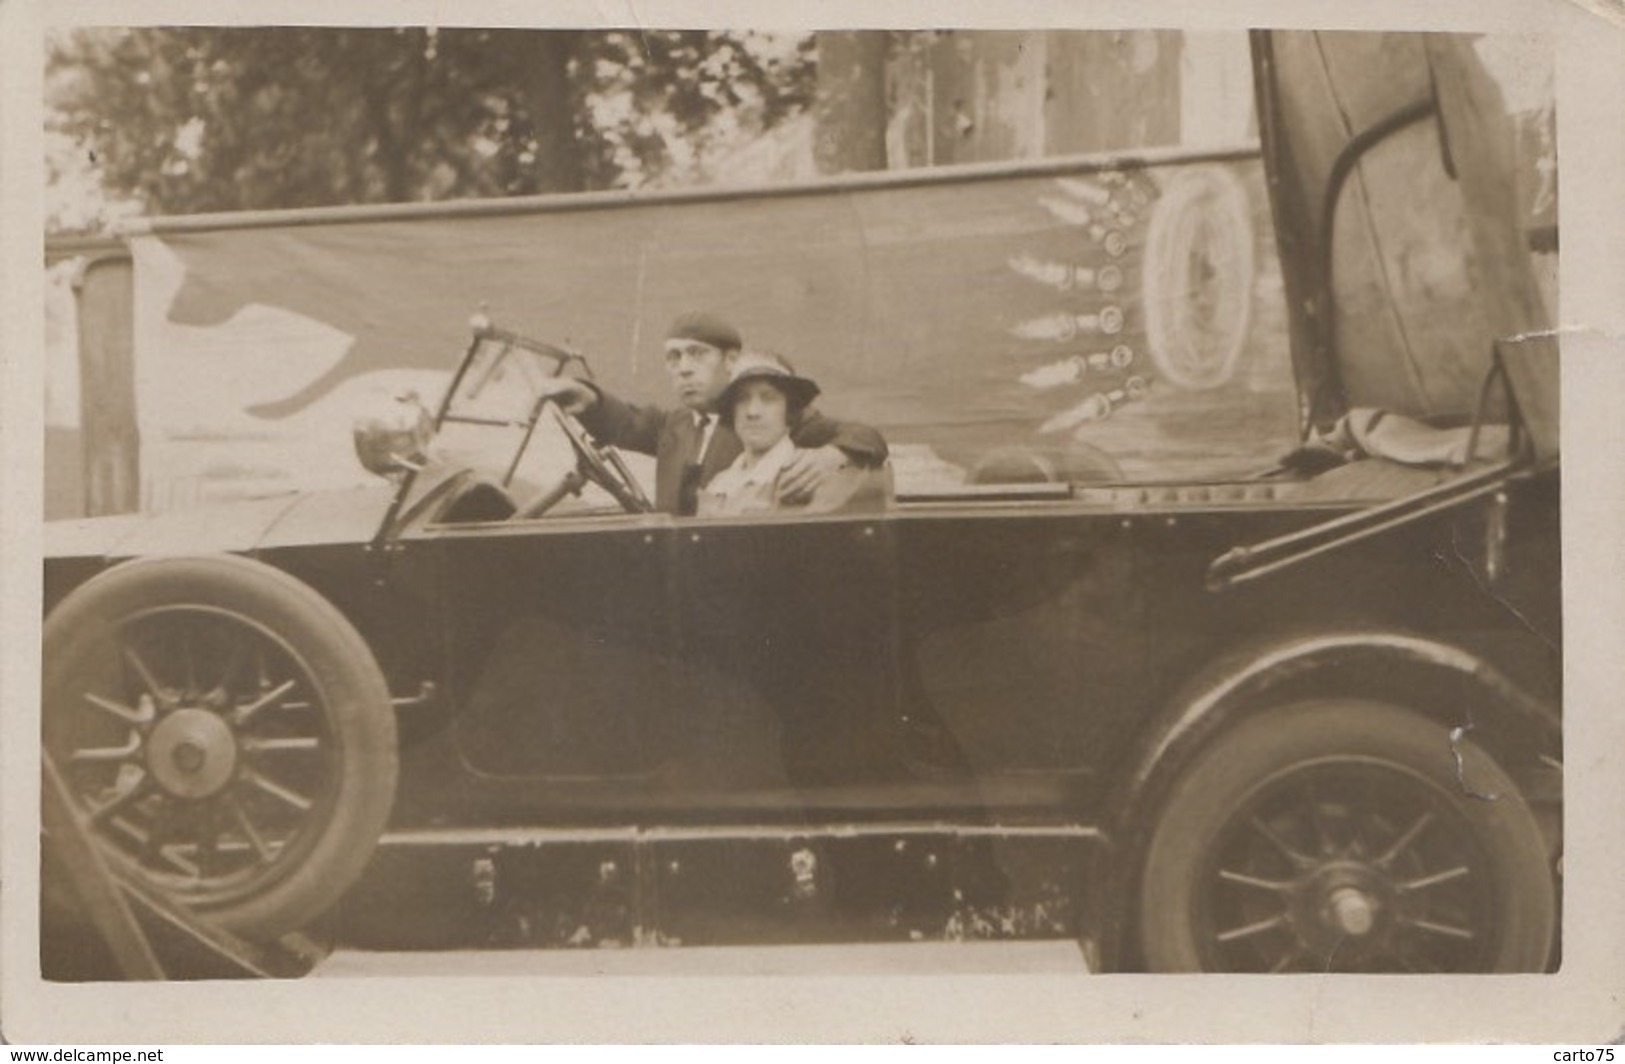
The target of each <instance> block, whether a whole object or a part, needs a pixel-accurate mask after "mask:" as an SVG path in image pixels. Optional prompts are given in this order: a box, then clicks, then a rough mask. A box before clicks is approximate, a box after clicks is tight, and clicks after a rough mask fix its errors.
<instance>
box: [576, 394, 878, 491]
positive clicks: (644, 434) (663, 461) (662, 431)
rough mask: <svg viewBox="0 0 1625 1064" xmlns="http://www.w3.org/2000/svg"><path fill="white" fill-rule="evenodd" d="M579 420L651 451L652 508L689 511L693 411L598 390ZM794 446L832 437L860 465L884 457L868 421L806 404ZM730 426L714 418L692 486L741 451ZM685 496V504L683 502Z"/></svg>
mask: <svg viewBox="0 0 1625 1064" xmlns="http://www.w3.org/2000/svg"><path fill="white" fill-rule="evenodd" d="M581 423H582V424H583V425H585V426H586V428H587V431H588V432H590V433H592V434H593V436H594V437H596V438H597V439H598V440H600V441H602V442H604V443H607V444H610V445H612V446H615V447H624V448H626V449H627V450H629V451H637V452H639V453H640V454H652V455H654V457H655V509H657V510H661V511H663V512H665V513H673V514H675V513H693V510H692V508H691V507H692V500H693V493H692V492H689V493H687V494H688V497H687V498H686V499H685V498H684V495H685V493H684V491H683V478H684V466H685V464H686V461H685V460H686V457H687V456H688V455H691V454H693V449H694V446H695V443H696V439H697V437H698V436H699V434H700V429H699V426H698V425H697V424H695V420H694V412H693V411H691V410H689V409H688V408H687V407H679V408H678V409H676V410H663V409H661V408H660V407H655V406H633V405H632V404H630V403H624V402H622V401H621V400H619V399H616V398H615V397H614V396H612V395H606V394H604V393H602V392H600V393H599V395H598V402H597V403H595V404H594V405H593V407H592V408H591V409H590V410H588V411H586V412H585V413H583V414H582V415H581ZM790 438H791V440H792V442H794V443H795V445H796V446H797V447H805V448H817V447H823V446H825V445H826V444H831V443H833V444H834V445H835V446H837V447H839V448H840V449H841V450H843V451H845V452H846V454H847V456H848V457H849V458H851V459H852V461H853V462H854V463H855V464H856V465H859V466H863V467H865V468H871V469H872V468H875V467H877V466H879V465H880V464H881V463H883V462H884V461H885V460H886V441H885V439H884V438H883V437H882V436H881V435H880V433H878V432H876V431H875V430H874V429H872V428H869V427H868V426H867V425H854V424H852V423H850V422H845V421H833V420H831V419H830V418H827V417H824V416H823V415H822V414H820V413H818V412H817V411H816V410H813V409H811V408H809V409H808V410H806V411H805V412H804V414H803V416H802V419H801V424H800V425H798V426H796V428H795V430H794V431H793V432H792V433H791V436H790ZM744 449H745V446H744V444H742V443H740V442H739V437H738V436H736V435H734V431H733V429H731V428H729V427H728V426H726V425H724V424H722V423H721V422H718V423H717V426H716V428H715V429H713V430H712V432H711V443H710V446H709V447H707V448H706V451H705V458H704V461H703V462H701V463H700V466H699V468H698V471H697V473H691V474H689V475H690V476H697V480H696V481H695V483H694V485H693V486H694V487H703V486H704V485H705V484H706V483H708V482H709V481H710V480H711V478H712V477H714V476H716V475H717V474H718V473H720V472H722V471H723V470H724V469H727V468H728V466H730V465H732V464H733V460H734V459H735V458H738V457H739V455H740V454H741V453H742V452H743V451H744ZM685 502H687V503H688V506H687V507H685V506H684V505H683V503H685Z"/></svg>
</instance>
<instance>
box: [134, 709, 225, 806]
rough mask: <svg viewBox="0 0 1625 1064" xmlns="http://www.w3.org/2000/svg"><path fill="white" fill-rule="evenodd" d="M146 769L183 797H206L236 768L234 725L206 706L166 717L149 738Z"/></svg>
mask: <svg viewBox="0 0 1625 1064" xmlns="http://www.w3.org/2000/svg"><path fill="white" fill-rule="evenodd" d="M147 768H148V769H149V770H150V771H151V772H152V775H153V778H154V779H156V780H157V781H158V784H159V786H161V787H163V788H164V790H166V791H168V792H169V793H170V794H173V795H175V796H177V797H180V798H207V797H209V796H210V795H212V794H214V793H215V792H217V791H219V790H220V789H221V788H222V787H224V786H225V785H226V784H227V782H229V781H230V779H231V776H232V773H233V772H234V771H235V770H236V768H237V740H236V738H235V736H233V735H232V731H231V726H230V725H228V724H227V723H226V722H225V721H224V720H222V719H220V717H219V716H217V715H216V714H214V713H211V712H209V711H208V710H206V709H196V708H192V707H186V708H182V709H177V710H175V711H174V712H173V713H170V714H169V715H168V716H166V717H164V719H163V720H162V721H160V722H159V723H158V725H157V727H155V728H153V730H152V735H151V737H149V738H148V740H147Z"/></svg>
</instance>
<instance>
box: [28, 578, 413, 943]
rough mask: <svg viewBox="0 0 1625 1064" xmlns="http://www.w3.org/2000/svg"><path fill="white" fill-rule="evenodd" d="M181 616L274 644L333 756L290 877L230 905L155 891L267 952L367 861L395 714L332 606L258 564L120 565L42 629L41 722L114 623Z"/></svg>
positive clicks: (377, 830) (282, 872)
mask: <svg viewBox="0 0 1625 1064" xmlns="http://www.w3.org/2000/svg"><path fill="white" fill-rule="evenodd" d="M184 604H196V605H206V606H214V607H216V608H221V609H226V610H231V611H234V612H236V613H239V614H241V615H243V616H245V617H247V618H249V619H252V620H253V621H255V622H257V623H259V624H261V625H263V626H264V627H265V628H267V629H269V630H271V631H272V632H275V633H276V634H277V635H278V636H279V637H280V638H281V639H283V640H285V641H286V643H287V644H288V646H289V647H291V648H292V649H293V650H294V651H295V652H296V653H297V654H298V655H299V656H300V657H302V658H303V659H304V661H305V663H306V665H307V666H308V667H309V669H310V671H311V674H312V680H313V681H314V683H315V685H316V688H317V691H318V693H319V695H320V697H321V699H322V701H323V704H324V705H325V706H326V712H327V721H328V726H329V727H330V729H331V732H332V735H333V736H334V738H335V740H336V744H337V747H338V765H339V779H338V781H337V787H338V789H337V792H336V793H335V795H334V799H333V801H332V802H331V803H330V804H329V805H328V808H327V819H326V821H325V822H321V823H316V824H312V825H310V828H313V829H314V834H313V835H312V836H311V840H310V841H309V842H308V843H301V845H300V849H301V850H302V851H304V853H303V855H302V857H301V858H300V860H299V862H298V864H297V866H296V867H295V866H290V867H286V868H282V869H276V868H275V867H274V866H273V868H272V869H271V870H270V875H269V879H268V880H267V881H266V882H265V883H263V885H262V884H260V882H259V879H256V880H255V881H252V882H250V883H248V884H244V885H243V888H242V889H241V890H239V891H238V892H237V893H236V894H227V895H225V896H222V897H216V898H208V899H203V900H197V899H193V900H188V899H186V898H181V897H176V896H175V895H174V894H173V893H172V892H167V891H163V888H162V886H161V885H159V886H158V887H157V889H159V890H160V892H164V893H166V894H167V895H168V896H170V897H175V900H176V901H177V902H180V903H181V904H183V905H187V906H188V907H190V908H192V909H194V910H195V911H198V912H200V913H203V914H206V915H207V917H208V918H209V919H210V921H211V922H213V923H216V924H217V925H219V926H221V927H224V928H225V929H227V930H229V931H232V932H235V933H237V934H239V935H242V936H244V937H245V938H251V939H259V940H272V939H275V938H277V937H279V936H281V935H283V934H285V933H287V932H289V931H293V930H296V929H298V928H301V927H303V926H305V925H306V924H308V923H309V922H310V921H311V920H313V919H315V918H316V917H317V916H319V915H320V914H321V913H323V912H324V911H325V910H327V909H328V908H329V907H331V906H332V905H333V903H334V902H336V901H337V900H338V899H339V897H340V896H341V895H342V894H343V893H344V891H345V890H346V889H348V888H349V887H350V885H351V884H352V883H354V882H355V880H356V879H357V877H358V876H359V875H360V874H361V871H362V869H363V868H364V867H365V865H366V863H367V861H368V859H369V858H370V857H371V855H372V851H373V848H374V846H375V844H376V843H377V841H378V838H379V836H380V834H381V833H382V832H383V829H384V826H385V824H386V823H387V822H388V819H389V815H390V811H391V808H392V806H393V804H394V797H395V783H396V775H397V772H398V757H399V754H398V750H397V746H396V737H395V714H394V708H393V706H392V705H391V702H390V697H389V689H388V686H387V685H386V684H385V681H384V677H383V674H382V673H381V672H380V670H379V668H378V665H377V662H376V661H375V659H374V658H373V655H372V651H371V650H370V649H369V648H368V646H367V643H366V641H365V640H364V639H363V638H362V637H361V634H360V633H359V632H357V631H356V629H355V626H354V625H352V624H351V623H350V622H349V620H348V619H347V618H345V616H344V615H343V614H342V613H340V612H339V611H338V609H337V608H335V607H334V606H333V605H332V603H330V602H328V601H327V600H326V599H325V598H323V597H322V596H321V595H320V594H318V593H317V592H316V591H314V590H313V589H311V588H310V587H308V586H306V585H305V584H303V583H301V582H300V581H298V580H296V579H294V578H293V577H291V576H289V575H288V574H286V573H283V572H281V571H280V570H277V569H274V568H272V567H271V566H268V565H265V564H263V563H261V562H258V561H254V560H251V559H248V558H243V557H238V556H235V555H211V556H198V557H173V558H148V559H139V560H136V561H131V562H127V563H124V564H122V565H118V566H116V567H114V568H112V569H108V570H107V571H105V572H103V573H101V574H99V575H97V576H96V577H94V578H92V579H91V580H89V581H86V582H85V583H84V584H83V585H81V586H80V587H78V588H76V589H75V590H74V591H73V592H72V593H71V594H69V595H68V596H67V597H66V598H65V599H63V601H62V602H61V603H60V604H59V605H58V606H57V608H56V609H54V610H53V611H52V612H51V615H50V616H49V617H48V618H46V621H45V628H44V639H43V643H44V668H43V695H44V712H45V713H46V714H50V713H53V712H61V711H62V708H61V707H60V704H59V702H58V700H59V699H61V698H64V697H71V696H70V695H68V694H67V692H70V691H72V687H71V686H67V687H65V686H64V685H65V684H69V683H70V682H71V680H72V679H73V673H74V664H75V661H76V659H77V658H78V657H79V656H81V655H83V654H86V653H95V652H96V651H97V648H98V647H105V645H106V643H105V639H106V637H107V636H108V635H109V634H110V633H111V632H112V631H113V630H115V629H116V626H117V625H118V624H119V623H120V622H121V621H122V620H123V618H125V617H127V616H130V615H131V614H133V613H137V612H143V611H147V610H151V609H153V608H155V607H162V606H169V605H175V606H178V605H184ZM307 830H309V829H308V828H307ZM280 860H282V858H281V857H280V856H279V858H278V861H280ZM116 863H118V864H120V865H121V866H122V867H125V868H128V867H129V866H128V862H127V861H122V860H121V861H118V862H116Z"/></svg>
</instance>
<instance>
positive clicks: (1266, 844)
mask: <svg viewBox="0 0 1625 1064" xmlns="http://www.w3.org/2000/svg"><path fill="white" fill-rule="evenodd" d="M1138 900H1139V938H1140V947H1141V951H1142V954H1143V958H1144V960H1145V963H1146V965H1147V966H1148V967H1149V968H1150V969H1151V970H1153V971H1225V972H1327V971H1340V972H1387V971H1393V972H1478V971H1485V972H1530V971H1540V970H1543V969H1544V968H1545V967H1546V965H1547V963H1548V958H1549V956H1550V954H1551V946H1552V942H1553V937H1554V935H1555V933H1556V928H1557V922H1558V921H1557V903H1556V890H1555V885H1554V881H1553V876H1552V872H1551V866H1550V862H1549V858H1548V854H1547V849H1546V846H1545V842H1544V839H1543V837H1542V835H1541V832H1540V830H1539V827H1538V826H1537V824H1536V821H1535V818H1534V816H1533V815H1532V814H1531V812H1530V809H1529V807H1528V805H1527V804H1526V803H1525V801H1524V800H1523V798H1522V797H1521V796H1520V795H1519V793H1518V789H1517V787H1516V785H1515V784H1514V783H1513V781H1512V780H1511V778H1510V777H1509V776H1508V775H1507V774H1506V773H1505V772H1504V771H1503V770H1502V769H1501V767H1500V766H1499V765H1497V764H1496V762H1495V761H1494V760H1493V759H1492V758H1491V757H1490V756H1489V755H1488V754H1487V753H1485V751H1484V750H1483V749H1481V748H1480V747H1479V746H1477V745H1476V744H1474V743H1473V742H1472V741H1471V740H1470V739H1468V738H1467V737H1465V736H1464V735H1462V734H1460V733H1456V734H1452V729H1450V728H1449V727H1446V726H1444V725H1442V724H1440V723H1438V722H1436V721H1432V720H1429V719H1427V718H1425V717H1423V716H1421V715H1419V714H1416V713H1413V712H1411V711H1409V710H1406V709H1402V708H1399V707H1396V706H1392V705H1387V704H1383V703H1377V702H1368V701H1360V700H1328V701H1317V702H1308V703H1299V704H1293V705H1283V706H1278V707H1272V708H1270V709H1267V710H1263V711H1261V712H1259V713H1257V714H1255V715H1253V716H1251V717H1249V718H1248V719H1246V720H1244V721H1242V722H1241V723H1239V724H1238V725H1236V726H1234V727H1233V728H1231V729H1230V730H1229V731H1227V732H1225V733H1223V734H1222V735H1220V736H1219V737H1218V738H1217V739H1216V740H1215V741H1214V742H1213V743H1212V744H1211V745H1210V746H1208V747H1207V748H1206V749H1205V750H1203V751H1202V752H1201V753H1200V754H1199V755H1198V756H1197V758H1196V760H1195V762H1194V763H1193V764H1192V765H1191V766H1190V767H1189V769H1188V770H1187V771H1186V772H1185V773H1184V774H1183V775H1182V776H1181V778H1180V779H1179V780H1178V782H1177V783H1176V784H1175V785H1174V787H1173V788H1172V790H1171V792H1170V794H1169V796H1168V798H1167V801H1166V802H1165V804H1164V805H1163V807H1162V809H1161V811H1160V813H1159V815H1158V817H1157V819H1156V821H1155V825H1154V827H1153V831H1152V836H1151V839H1150V842H1149V846H1148V849H1147V853H1146V860H1145V864H1144V866H1143V878H1142V880H1141V893H1140V897H1139V899H1138Z"/></svg>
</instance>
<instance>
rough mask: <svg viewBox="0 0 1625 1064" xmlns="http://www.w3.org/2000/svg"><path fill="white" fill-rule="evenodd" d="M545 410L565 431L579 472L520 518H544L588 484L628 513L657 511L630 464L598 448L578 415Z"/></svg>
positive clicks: (546, 406)
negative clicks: (608, 495) (629, 466)
mask: <svg viewBox="0 0 1625 1064" xmlns="http://www.w3.org/2000/svg"><path fill="white" fill-rule="evenodd" d="M542 410H543V411H545V412H546V413H547V414H549V415H550V416H551V417H552V418H553V421H554V422H555V423H556V424H557V425H558V426H559V428H561V429H563V430H564V435H565V436H566V437H567V438H568V439H569V441H570V446H571V447H573V448H574V449H575V452H576V468H575V469H572V470H571V471H570V472H569V473H567V474H566V475H565V477H564V479H563V480H562V481H560V483H559V484H557V485H556V486H555V487H554V488H553V489H552V490H551V491H548V492H546V493H544V494H543V495H541V496H540V497H538V498H537V499H535V500H534V501H532V502H531V503H530V504H529V505H528V506H525V507H524V508H523V509H522V510H521V511H520V512H519V514H517V515H516V516H519V517H524V518H531V517H540V516H541V515H542V514H543V513H545V512H546V511H547V510H549V509H551V508H552V506H553V505H554V504H555V503H557V502H558V501H559V500H560V499H561V498H563V497H564V496H565V495H567V494H573V493H575V492H578V491H580V490H581V487H582V485H583V484H584V483H586V482H588V481H590V482H592V483H594V484H597V485H598V486H599V487H600V488H603V489H604V490H605V491H607V492H609V494H610V495H611V496H613V497H614V499H615V501H616V502H618V503H620V504H621V508H622V509H624V510H625V511H626V512H627V513H633V514H641V513H648V512H649V511H650V510H653V509H654V504H653V503H651V502H650V501H649V497H648V496H647V495H645V494H644V492H643V488H642V486H641V485H639V484H638V481H637V478H636V477H634V476H633V475H632V471H631V470H630V469H628V468H627V467H626V463H625V462H624V461H623V460H622V459H621V456H620V455H619V454H617V453H616V452H615V450H614V449H613V448H605V447H600V446H598V442H597V441H596V440H594V439H593V438H592V434H591V433H589V432H588V431H587V428H586V426H585V425H583V424H582V423H581V421H580V420H579V419H578V418H576V416H575V415H574V414H569V413H566V412H565V410H564V409H563V408H562V407H561V406H559V404H558V403H556V402H553V401H552V400H548V401H547V402H545V403H543V404H542Z"/></svg>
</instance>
